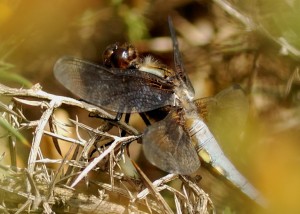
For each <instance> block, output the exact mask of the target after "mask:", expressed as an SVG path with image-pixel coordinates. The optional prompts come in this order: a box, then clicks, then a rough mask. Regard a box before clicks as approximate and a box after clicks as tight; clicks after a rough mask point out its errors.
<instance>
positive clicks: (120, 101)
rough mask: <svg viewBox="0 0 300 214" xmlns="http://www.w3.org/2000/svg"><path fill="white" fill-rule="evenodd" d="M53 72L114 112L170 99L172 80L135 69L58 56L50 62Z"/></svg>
mask: <svg viewBox="0 0 300 214" xmlns="http://www.w3.org/2000/svg"><path fill="white" fill-rule="evenodd" d="M54 75H55V77H56V79H57V80H58V81H59V82H60V83H61V84H62V85H63V86H64V87H66V88H67V89H68V90H70V91H71V92H72V93H73V94H75V95H77V96H78V97H80V98H81V99H83V100H85V101H87V102H90V103H92V104H94V105H97V106H101V107H104V108H106V109H109V110H111V111H115V112H120V113H130V112H144V111H149V110H153V109H157V108H160V107H163V106H166V105H171V104H173V102H174V94H173V85H172V84H170V83H167V82H166V81H165V80H164V79H161V78H159V77H157V76H155V75H151V74H148V73H146V72H142V71H139V70H137V69H128V70H124V69H123V70H122V69H117V68H112V69H108V68H105V67H103V66H100V65H97V64H94V63H91V62H87V61H84V60H81V59H77V58H74V57H62V58H60V59H59V60H58V61H57V62H56V64H55V66H54Z"/></svg>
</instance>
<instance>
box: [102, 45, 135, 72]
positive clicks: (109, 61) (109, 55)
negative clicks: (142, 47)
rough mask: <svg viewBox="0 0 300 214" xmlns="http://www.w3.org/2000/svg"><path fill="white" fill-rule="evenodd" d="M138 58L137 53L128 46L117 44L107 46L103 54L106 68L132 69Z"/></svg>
mask: <svg viewBox="0 0 300 214" xmlns="http://www.w3.org/2000/svg"><path fill="white" fill-rule="evenodd" d="M137 58H138V52H137V50H136V48H134V47H133V46H132V45H130V44H126V43H125V44H122V45H119V44H118V43H116V44H113V45H110V46H108V47H107V48H106V49H105V51H104V53H103V61H104V65H105V66H107V67H115V68H121V69H127V68H129V67H134V65H135V62H136V61H137Z"/></svg>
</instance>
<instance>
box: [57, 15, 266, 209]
mask: <svg viewBox="0 0 300 214" xmlns="http://www.w3.org/2000/svg"><path fill="white" fill-rule="evenodd" d="M168 21H169V28H170V33H171V38H172V42H173V58H174V69H171V68H168V67H167V66H165V65H163V64H161V63H160V62H158V61H156V60H155V59H154V58H153V57H150V56H147V57H144V58H142V57H139V54H138V51H137V50H136V48H135V47H134V46H132V45H130V44H126V43H125V44H119V43H116V44H113V45H110V46H108V47H107V48H106V50H105V51H104V54H103V62H104V64H103V65H100V64H96V63H93V62H89V61H85V60H82V59H78V58H75V57H70V56H64V57H62V58H60V59H59V60H58V61H57V62H56V63H55V66H54V75H55V77H56V79H57V80H58V81H59V82H60V83H61V84H62V85H63V86H64V87H65V88H67V89H68V90H69V91H71V92H72V93H73V94H75V95H77V96H78V97H79V98H81V99H83V100H85V101H87V102H89V103H92V104H94V105H97V106H100V107H102V108H104V109H107V110H110V111H113V112H116V113H143V112H147V111H151V110H155V109H159V108H164V107H166V106H169V109H170V110H169V113H168V114H167V116H166V117H165V118H164V119H162V120H160V121H157V122H155V123H153V124H151V125H150V126H148V127H147V128H146V129H145V131H144V133H143V139H142V141H143V152H144V154H145V157H146V158H147V160H148V161H149V162H150V163H151V164H153V165H155V166H156V167H158V168H160V169H162V170H164V171H166V172H169V173H176V174H183V175H189V174H192V173H194V172H195V171H197V170H198V169H199V167H200V160H199V153H201V152H204V153H205V154H207V155H208V162H209V164H210V165H211V166H212V167H214V168H215V169H217V170H218V172H220V173H221V174H222V175H223V176H224V177H225V178H226V179H228V180H229V181H230V182H231V183H232V184H233V185H235V186H236V187H238V188H239V189H240V190H241V191H242V192H243V193H244V194H246V195H247V196H248V197H250V198H251V199H252V200H254V201H256V202H257V203H259V204H263V201H264V199H263V198H262V196H261V194H260V193H259V191H258V190H256V188H255V187H254V186H253V185H251V184H250V182H248V180H247V179H246V178H245V177H244V176H243V175H242V174H241V173H240V172H239V171H238V170H237V169H236V167H235V166H234V165H233V164H232V162H231V161H230V160H229V159H228V158H227V157H226V156H225V154H224V152H223V151H222V149H221V147H220V146H219V144H218V142H217V140H216V138H215V137H214V135H213V134H212V132H211V130H210V128H209V127H208V126H207V124H210V123H209V121H210V117H211V115H212V113H210V110H209V109H217V108H219V109H220V108H221V109H224V110H225V111H227V112H228V115H229V116H228V117H229V118H230V119H229V120H227V121H230V120H232V122H233V123H232V124H235V125H237V126H238V125H239V124H242V123H243V120H244V118H246V116H245V115H247V111H248V102H247V99H246V96H245V94H244V92H243V90H242V89H241V88H240V87H239V86H237V85H234V86H232V87H230V88H228V89H225V90H223V91H221V92H220V93H219V94H217V95H216V96H215V97H213V98H211V99H208V100H206V101H205V102H204V101H203V99H199V100H194V96H195V91H194V88H193V86H192V84H191V81H190V79H189V77H188V76H187V73H186V72H185V69H184V66H183V63H182V59H181V54H180V51H179V45H178V41H177V37H176V34H175V30H174V27H173V24H172V20H171V18H169V20H168ZM211 112H213V111H211ZM240 112H242V116H240ZM201 115H202V116H201ZM203 115H205V117H204V116H203ZM205 118H207V124H206V122H205ZM211 124H212V125H211V126H214V125H215V126H217V125H218V122H217V123H215V124H213V123H211Z"/></svg>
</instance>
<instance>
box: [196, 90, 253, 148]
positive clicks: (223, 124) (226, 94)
mask: <svg viewBox="0 0 300 214" xmlns="http://www.w3.org/2000/svg"><path fill="white" fill-rule="evenodd" d="M194 102H195V104H196V106H197V108H198V113H200V114H201V115H202V117H203V118H204V119H205V122H206V124H207V125H208V127H209V129H210V130H211V132H212V133H213V134H214V136H215V137H217V138H222V141H223V142H224V141H225V140H223V139H227V140H226V142H227V141H228V142H230V143H232V142H236V140H237V137H238V136H237V135H240V134H241V133H242V131H243V129H244V127H245V123H246V120H247V117H248V111H249V102H248V99H247V97H246V95H245V93H244V91H243V90H242V88H241V87H240V86H239V85H233V86H231V87H229V88H227V89H224V90H223V91H221V92H220V93H218V94H217V95H216V96H214V97H210V98H203V99H198V100H195V101H194ZM234 138H235V139H234Z"/></svg>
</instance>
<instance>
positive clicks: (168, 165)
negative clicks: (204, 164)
mask: <svg viewBox="0 0 300 214" xmlns="http://www.w3.org/2000/svg"><path fill="white" fill-rule="evenodd" d="M143 151H144V154H145V156H146V158H147V160H148V161H149V162H150V163H151V164H153V165H155V166H157V167H158V168H160V169H162V170H164V171H167V172H170V173H176V174H184V175H187V174H191V173H193V172H195V171H196V170H197V169H198V168H199V167H200V161H199V157H198V155H197V153H196V150H195V148H194V146H193V145H192V143H191V140H190V136H189V134H188V133H187V132H186V131H185V130H184V128H183V126H181V125H180V123H178V119H177V118H176V116H175V117H174V112H170V113H169V114H168V116H167V117H166V118H165V119H163V120H161V121H159V122H157V123H154V124H153V125H151V126H149V127H147V128H146V130H145V132H144V136H143Z"/></svg>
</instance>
